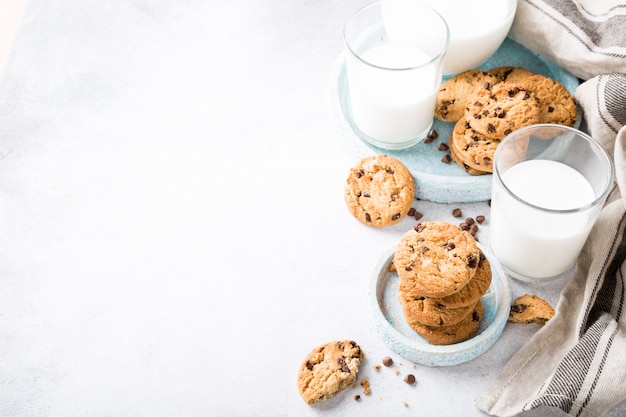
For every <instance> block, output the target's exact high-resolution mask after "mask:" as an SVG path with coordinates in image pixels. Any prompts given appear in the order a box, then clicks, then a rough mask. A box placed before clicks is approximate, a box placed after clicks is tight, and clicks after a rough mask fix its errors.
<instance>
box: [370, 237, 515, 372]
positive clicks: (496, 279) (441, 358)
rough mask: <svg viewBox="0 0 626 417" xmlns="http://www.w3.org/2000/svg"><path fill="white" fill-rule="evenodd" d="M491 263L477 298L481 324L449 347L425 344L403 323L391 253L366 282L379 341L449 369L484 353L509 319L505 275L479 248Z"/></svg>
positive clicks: (419, 360) (414, 359)
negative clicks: (487, 280)
mask: <svg viewBox="0 0 626 417" xmlns="http://www.w3.org/2000/svg"><path fill="white" fill-rule="evenodd" d="M481 250H482V251H483V253H484V254H485V256H487V259H489V263H490V264H491V272H492V279H491V286H490V287H489V290H487V292H486V293H485V295H484V296H483V297H482V298H481V301H482V303H483V311H484V312H483V321H482V323H481V325H480V328H479V329H478V332H477V333H476V335H474V336H473V337H472V338H471V339H469V340H466V341H464V342H461V343H456V344H453V345H446V346H437V345H431V344H430V343H428V342H426V341H425V340H424V339H423V338H422V337H421V336H420V335H419V334H417V333H416V332H415V331H414V330H413V329H411V327H410V326H409V325H408V324H407V323H406V320H405V319H404V315H403V313H402V306H401V305H400V302H399V301H398V283H399V277H398V274H397V273H395V272H389V265H390V264H391V261H392V260H393V255H394V250H389V251H388V252H386V253H385V254H384V255H383V256H382V257H381V258H380V260H379V262H378V264H377V265H376V268H375V270H374V273H373V275H372V278H371V281H370V293H369V297H370V305H371V308H372V314H373V316H374V324H375V325H376V329H377V331H378V334H379V335H380V336H381V337H382V339H383V341H384V342H385V344H387V346H389V347H390V348H391V349H392V350H393V351H394V352H396V353H397V354H398V355H400V356H402V357H404V358H406V359H408V360H410V361H411V362H414V363H419V364H422V365H428V366H453V365H459V364H461V363H464V362H469V361H471V360H472V359H475V358H477V357H478V356H480V355H482V354H483V353H485V352H486V351H487V350H489V348H491V347H492V346H493V345H494V344H495V343H496V341H497V340H498V339H499V338H500V336H501V335H502V331H503V330H504V326H505V324H506V322H507V319H508V317H509V309H510V304H511V295H510V291H509V287H508V282H507V279H506V276H505V275H504V273H503V272H502V269H501V267H500V265H499V264H498V263H497V261H496V260H495V259H494V258H493V257H492V256H490V254H489V253H488V252H485V250H484V249H483V248H482V247H481Z"/></svg>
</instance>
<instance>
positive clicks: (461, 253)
mask: <svg viewBox="0 0 626 417" xmlns="http://www.w3.org/2000/svg"><path fill="white" fill-rule="evenodd" d="M479 260H480V249H479V248H478V246H477V244H476V240H475V239H474V238H473V237H472V235H470V234H469V233H468V232H465V231H463V230H462V229H461V228H460V227H459V226H456V225H453V224H451V223H447V222H433V221H431V222H423V223H419V224H418V225H417V226H416V227H415V228H413V229H411V230H409V231H408V232H406V233H405V234H404V235H403V236H402V238H401V239H400V242H398V245H397V247H396V252H395V255H394V263H395V265H396V268H397V271H398V276H399V278H400V285H402V286H403V287H404V288H406V290H407V291H410V292H411V293H414V294H421V295H422V296H424V297H433V298H441V297H446V296H448V295H451V294H454V293H456V292H458V291H460V290H461V289H462V288H463V287H465V285H467V283H468V282H469V281H470V280H471V279H472V278H473V277H474V275H475V274H476V268H477V266H478V262H479Z"/></svg>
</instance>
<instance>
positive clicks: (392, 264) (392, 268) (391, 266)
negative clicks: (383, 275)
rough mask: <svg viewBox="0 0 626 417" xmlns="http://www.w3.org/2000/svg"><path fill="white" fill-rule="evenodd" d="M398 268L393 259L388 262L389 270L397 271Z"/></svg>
mask: <svg viewBox="0 0 626 417" xmlns="http://www.w3.org/2000/svg"><path fill="white" fill-rule="evenodd" d="M397 271H398V269H397V268H396V264H395V262H394V261H393V259H392V260H391V263H390V264H389V272H397Z"/></svg>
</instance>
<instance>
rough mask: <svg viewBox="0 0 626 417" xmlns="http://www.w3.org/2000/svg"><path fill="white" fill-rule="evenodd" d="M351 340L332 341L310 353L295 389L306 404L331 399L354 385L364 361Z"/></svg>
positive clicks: (304, 362)
mask: <svg viewBox="0 0 626 417" xmlns="http://www.w3.org/2000/svg"><path fill="white" fill-rule="evenodd" d="M363 357H364V354H363V351H362V350H361V347H360V346H359V345H358V344H356V342H354V341H352V340H343V341H333V342H329V343H326V344H324V345H321V346H319V347H317V348H315V349H314V350H313V351H311V352H310V353H309V354H308V355H307V357H306V359H305V360H304V361H303V362H302V364H301V365H300V368H299V370H298V390H299V391H300V395H301V396H302V399H303V400H304V401H305V402H306V403H307V404H309V405H311V404H313V403H315V402H318V401H323V400H326V399H328V398H331V397H334V396H335V394H337V393H338V392H340V391H342V390H344V389H345V388H347V387H349V386H350V385H352V384H354V383H355V382H356V374H357V372H358V371H359V366H360V365H361V361H362V360H363Z"/></svg>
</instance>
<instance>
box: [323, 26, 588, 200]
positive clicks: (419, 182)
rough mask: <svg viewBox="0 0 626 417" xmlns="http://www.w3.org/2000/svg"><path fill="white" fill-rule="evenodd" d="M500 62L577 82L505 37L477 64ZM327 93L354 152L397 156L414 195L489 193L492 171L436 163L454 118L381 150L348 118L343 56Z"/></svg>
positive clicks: (571, 86)
mask: <svg viewBox="0 0 626 417" xmlns="http://www.w3.org/2000/svg"><path fill="white" fill-rule="evenodd" d="M500 66H514V67H522V68H526V69H528V70H530V71H533V72H536V73H538V74H542V75H545V76H548V77H550V78H553V79H555V80H557V81H558V82H560V83H561V84H563V86H565V88H567V89H568V91H569V92H570V93H572V94H573V93H574V91H575V90H576V87H577V86H578V84H579V83H578V79H577V78H576V77H574V76H573V75H571V74H569V73H568V72H566V71H564V70H563V69H561V68H560V67H559V66H557V65H556V64H554V63H552V62H551V61H549V60H547V59H546V58H544V57H542V56H541V55H539V54H536V53H534V52H532V51H530V50H528V49H526V48H525V47H523V46H521V45H520V44H518V43H516V42H514V41H513V40H511V39H509V38H507V39H505V41H504V42H503V43H502V45H501V46H500V48H499V49H498V51H496V53H495V54H494V55H493V56H492V57H491V58H489V59H488V60H487V61H486V62H485V63H484V64H483V65H481V66H480V68H482V69H490V68H495V67H500ZM331 96H332V99H333V101H334V105H335V107H336V111H337V113H338V115H339V116H340V117H339V119H340V122H341V123H342V124H343V125H344V127H345V128H346V130H348V131H349V132H350V133H349V135H350V136H352V137H354V139H355V140H354V141H353V142H354V146H355V147H356V154H357V156H358V157H365V156H367V155H372V154H375V153H385V154H388V155H391V156H393V157H396V158H398V159H399V160H401V161H402V162H403V163H404V164H405V165H406V166H407V167H408V168H409V170H410V171H411V173H412V174H413V178H414V180H415V197H417V198H419V199H421V200H429V201H434V202H439V203H467V202H477V201H486V200H488V199H490V198H491V181H492V178H491V175H482V176H474V175H469V174H468V173H466V172H465V171H464V170H463V169H461V167H459V166H458V165H457V164H455V163H454V161H452V162H450V163H448V164H446V163H443V162H441V158H442V157H443V156H444V154H445V153H444V152H441V151H439V150H438V148H439V144H440V143H442V142H443V143H446V144H447V143H448V138H449V137H450V135H451V133H452V128H453V127H454V123H447V122H441V121H439V120H437V119H434V122H433V128H434V129H435V130H436V131H437V133H438V135H439V138H438V139H436V140H435V141H433V142H431V143H423V142H421V143H418V144H417V145H415V146H413V147H411V148H408V149H402V150H386V149H380V148H377V147H375V146H373V145H371V144H369V143H367V142H366V141H365V140H363V139H362V138H361V137H360V133H359V131H358V130H357V129H355V125H354V122H353V120H352V113H351V109H350V101H349V96H348V84H347V80H346V68H345V63H344V58H343V55H342V56H341V57H340V58H339V59H338V60H337V63H336V65H335V68H334V70H333V73H332V76H331ZM580 119H581V117H580V114H579V117H578V121H577V124H579V123H580Z"/></svg>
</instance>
